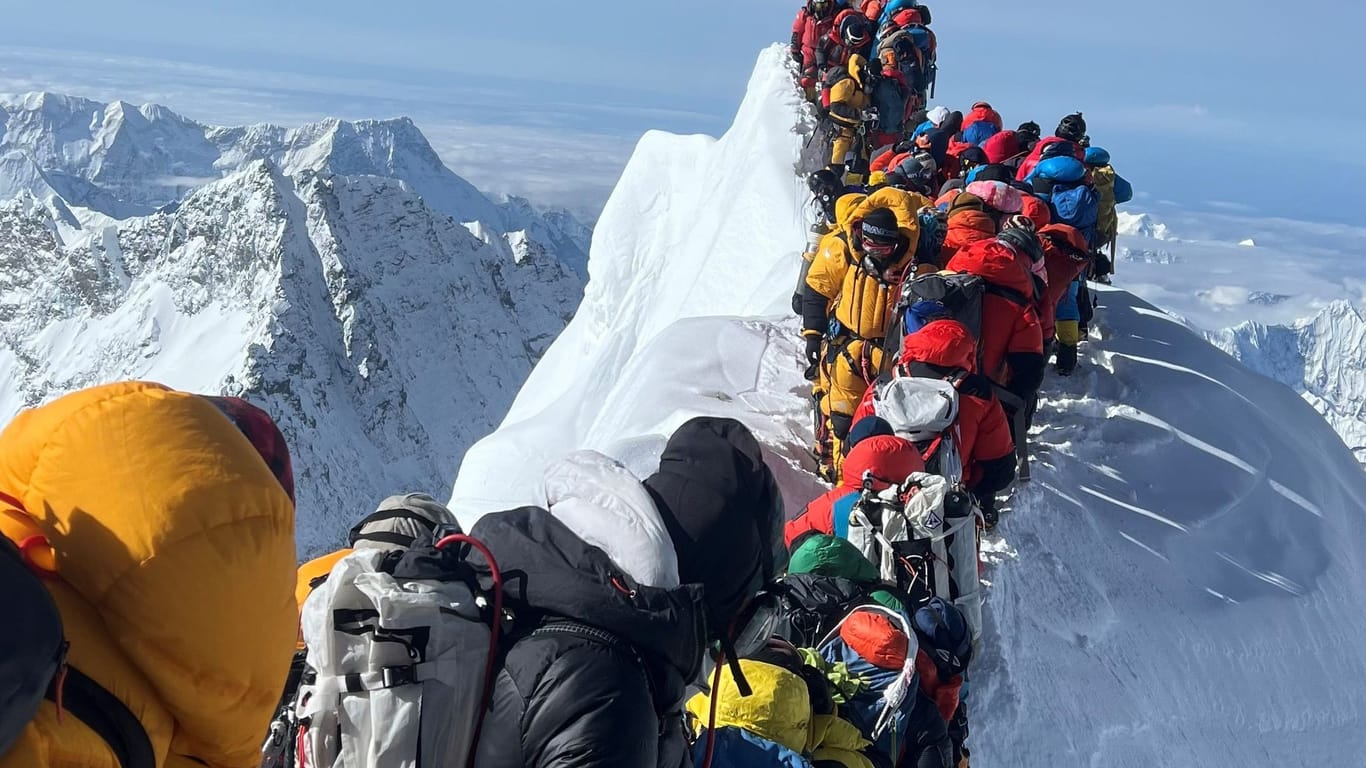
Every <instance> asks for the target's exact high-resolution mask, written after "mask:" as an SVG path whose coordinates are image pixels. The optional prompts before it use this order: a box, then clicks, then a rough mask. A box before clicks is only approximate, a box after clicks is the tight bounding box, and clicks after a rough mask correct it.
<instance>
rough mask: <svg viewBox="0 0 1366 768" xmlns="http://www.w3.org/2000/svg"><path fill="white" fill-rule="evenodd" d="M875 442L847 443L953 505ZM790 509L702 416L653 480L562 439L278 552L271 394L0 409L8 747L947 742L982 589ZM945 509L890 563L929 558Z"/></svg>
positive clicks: (73, 401)
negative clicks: (533, 481)
mask: <svg viewBox="0 0 1366 768" xmlns="http://www.w3.org/2000/svg"><path fill="white" fill-rule="evenodd" d="M897 441H899V438H895V437H892V436H890V435H886V434H870V436H868V437H867V438H866V439H865V440H864V441H863V442H862V443H860V445H859V446H858V447H857V448H856V449H855V452H854V454H852V455H851V459H850V462H849V466H851V467H852V466H854V465H855V464H858V463H860V462H864V461H865V460H866V462H867V465H868V466H869V467H872V468H877V471H879V472H886V473H887V474H889V475H892V476H903V475H905V476H908V477H909V478H915V479H917V480H918V482H922V483H924V486H923V487H924V491H923V492H922V493H921V494H919V495H917V496H916V497H915V498H916V501H915V502H914V505H913V508H919V506H923V504H924V502H925V501H926V500H928V499H932V498H937V499H939V502H940V505H941V508H942V509H948V510H953V509H956V508H958V507H957V506H955V505H958V506H961V501H962V500H961V499H959V500H953V499H949V498H946V497H945V496H944V494H943V491H944V490H945V486H944V484H943V483H942V482H939V483H936V481H935V478H933V477H931V476H929V475H925V474H923V473H919V472H918V470H919V469H921V468H922V467H921V462H920V459H919V456H918V454H917V453H916V452H915V451H914V450H909V451H908V450H904V449H898V448H896V447H895V446H896V445H899V443H898V442H897ZM875 488H881V489H883V490H882V493H881V494H880V495H877V496H876V498H875V496H874V494H875V493H876V491H875V490H874V489H875ZM893 489H894V486H893V485H892V484H888V483H882V482H881V481H878V482H877V483H876V484H875V485H873V486H867V487H865V489H864V492H863V495H864V498H863V499H862V503H861V504H859V505H856V506H855V507H854V511H853V514H852V517H850V518H849V525H850V526H854V527H857V526H858V525H859V524H862V523H864V522H866V520H865V518H864V517H862V515H863V514H864V512H865V511H866V512H873V511H874V510H875V509H877V508H878V507H877V505H879V504H881V505H889V504H890V505H896V504H897V503H898V502H897V501H896V498H895V494H894V493H893ZM889 494H890V495H889ZM936 494H938V495H936ZM837 495H838V494H833V495H832V496H831V498H835V496H837ZM815 506H819V503H817V504H816V505H815ZM913 508H908V509H910V510H911V511H914V509H913ZM887 509H888V510H890V507H887ZM955 514H956V513H955ZM814 517H815V516H814V515H812V514H808V515H807V516H806V517H805V518H803V519H804V520H810V519H813V518H814ZM786 518H787V516H786V514H785V512H784V504H783V499H782V496H781V494H780V492H779V488H778V485H777V482H776V481H775V477H774V474H773V473H772V471H771V470H770V469H769V467H768V465H767V464H766V463H765V456H764V453H763V450H762V449H761V447H760V445H759V443H758V442H757V441H756V440H755V438H754V436H753V435H752V434H751V433H750V432H749V430H748V429H747V428H746V427H744V426H743V425H742V424H740V423H739V422H737V421H734V420H731V419H722V418H708V417H699V418H695V419H692V420H690V421H688V422H686V423H684V424H683V425H681V426H680V427H679V428H678V429H677V430H676V431H675V432H674V433H673V434H672V436H671V437H670V438H669V439H668V441H667V444H666V445H665V447H664V449H663V452H662V454H661V456H660V459H659V464H658V468H657V470H656V471H655V472H653V473H652V474H651V475H650V476H649V477H647V478H645V479H644V480H639V479H637V478H636V477H635V476H633V475H632V474H631V473H630V472H629V471H628V470H627V469H626V468H625V467H623V466H622V465H621V464H619V463H618V462H616V461H614V460H612V459H610V458H608V457H606V456H603V455H601V454H598V453H594V452H589V451H582V452H577V453H573V454H571V455H569V456H568V457H566V458H565V459H563V460H562V461H560V462H558V463H556V464H553V465H552V466H550V467H549V468H548V469H547V471H546V472H545V475H544V479H543V483H542V485H541V488H540V490H539V503H538V504H536V505H532V506H525V507H521V508H517V509H510V510H506V511H502V512H496V513H492V514H489V515H485V516H484V517H482V518H480V519H479V520H478V521H477V522H476V523H475V524H474V525H473V527H472V528H470V529H469V530H468V531H465V530H464V529H462V528H461V527H460V525H459V523H458V521H457V520H456V517H455V516H454V515H453V514H452V513H451V512H450V510H449V509H447V508H446V507H445V506H444V505H442V504H440V503H438V502H436V501H435V500H434V499H432V498H431V497H430V496H426V495H423V494H405V495H399V496H393V497H390V498H388V499H385V500H384V501H383V502H382V503H381V504H380V505H379V506H378V508H377V509H376V510H375V511H374V512H373V513H370V514H368V515H365V516H364V517H363V518H362V519H360V520H359V521H358V522H357V523H356V524H355V526H354V527H353V528H352V529H351V532H350V536H349V542H348V546H347V547H346V548H345V549H342V550H339V551H337V552H334V553H332V554H329V555H326V556H324V557H322V558H319V559H317V560H314V561H311V562H309V563H306V564H305V565H304V566H302V567H300V568H298V569H297V571H296V568H295V560H294V556H295V555H294V537H293V529H294V524H295V521H294V514H293V469H292V466H291V462H290V458H289V452H288V449H287V448H286V446H285V443H284V440H283V438H282V437H281V435H280V432H279V430H278V429H277V428H276V427H275V425H274V423H273V422H272V421H271V420H270V418H269V417H268V416H267V415H266V414H265V413H264V412H262V411H260V410H259V409H257V408H255V407H253V406H251V405H249V404H247V403H245V402H243V401H241V400H235V399H232V398H206V397H201V396H197V395H192V394H188V393H183V392H177V391H174V390H170V389H167V388H165V387H162V386H160V385H155V384H147V383H136V382H134V383H123V384H113V385H106V386H101V387H96V388H93V389H89V390H85V391H81V392H77V393H74V394H71V395H68V396H66V397H63V398H61V399H58V400H56V401H54V402H52V403H50V404H47V405H44V406H41V407H38V408H35V409H32V410H29V411H26V412H24V413H23V414H21V415H20V416H19V417H17V418H16V419H15V420H14V421H13V422H12V423H11V424H10V425H9V426H8V427H7V428H6V429H5V430H4V432H3V433H0V533H2V534H3V536H0V587H3V590H0V595H3V603H0V605H2V606H3V608H4V609H5V610H6V611H7V614H6V615H7V616H8V617H9V618H10V619H11V620H12V621H13V622H14V623H13V625H12V627H11V630H12V631H10V632H8V633H6V634H5V636H4V640H3V641H0V651H3V654H2V655H0V687H2V688H3V690H5V691H6V698H5V699H4V700H3V701H0V767H2V768H78V767H79V768H203V766H209V767H210V768H254V767H255V766H258V765H259V766H265V767H267V768H284V767H287V768H305V767H307V768H320V767H324V766H325V767H327V768H343V767H344V768H394V767H396V766H397V767H401V766H440V767H443V768H470V766H478V767H480V768H497V766H540V767H542V768H549V767H550V766H555V767H556V768H568V767H575V766H579V767H584V768H587V767H590V766H591V767H594V768H605V767H606V766H632V767H633V768H634V767H638V766H659V767H660V768H686V766H689V765H700V766H706V767H707V768H710V767H711V766H769V765H771V766H784V767H785V768H815V767H816V766H820V767H821V768H883V767H884V766H886V767H892V766H902V765H905V766H921V767H923V768H942V767H944V766H953V765H956V764H960V763H959V757H957V755H963V754H965V750H964V741H965V739H966V738H967V720H966V715H965V709H964V707H963V704H962V700H961V699H962V696H961V692H962V689H963V679H964V678H963V676H964V673H965V671H966V669H967V666H968V664H969V662H970V659H971V657H972V654H973V644H974V642H975V638H976V637H977V636H978V634H979V632H980V612H976V613H974V611H973V608H972V606H973V602H974V601H977V602H980V601H979V596H978V595H977V594H976V593H975V592H974V593H972V594H968V593H967V592H965V593H964V594H962V595H959V596H958V597H957V598H956V599H949V598H946V597H943V596H942V595H938V594H936V593H935V591H934V587H933V584H934V581H935V580H936V579H939V578H940V575H936V574H932V573H930V572H928V571H927V572H926V574H925V575H924V576H923V577H922V578H921V579H918V580H914V579H913V580H907V579H896V578H891V579H889V578H886V576H887V570H886V563H885V562H882V561H880V560H879V561H874V560H870V559H869V558H868V557H867V554H866V553H867V552H873V551H874V550H873V549H869V548H868V547H867V545H868V543H869V542H868V541H866V540H864V541H863V543H862V545H857V544H855V543H854V542H855V541H856V540H857V537H856V536H854V535H852V534H850V536H849V539H848V540H846V539H845V538H842V537H840V536H835V535H830V534H828V533H821V532H819V531H808V530H801V529H802V527H803V526H804V525H805V523H804V522H803V521H802V520H798V521H792V522H786ZM945 519H946V520H947V521H948V523H947V524H949V525H961V520H960V519H959V518H958V517H955V516H954V514H947V515H946V517H945ZM955 521H957V522H955ZM922 522H923V521H922ZM785 526H786V527H785ZM818 527H819V526H818ZM837 527H838V526H837ZM888 532H889V534H890V535H893V536H895V535H896V534H895V533H894V532H892V531H890V529H889V531H888ZM944 532H946V533H948V534H949V535H948V536H939V537H938V538H935V539H934V540H930V539H928V538H927V539H923V540H917V541H918V544H917V546H920V547H921V548H920V549H919V550H918V554H917V551H912V550H913V549H914V548H912V549H907V550H906V551H904V552H903V553H902V554H900V555H899V557H901V558H904V559H907V560H908V561H909V560H912V559H917V558H918V559H917V560H916V562H921V561H924V562H930V561H934V560H941V561H943V562H947V561H948V557H949V554H948V553H946V551H945V550H944V547H945V546H946V543H947V546H950V547H952V546H953V544H952V543H951V542H952V541H953V540H954V538H955V532H954V531H952V530H949V529H945V531H944ZM785 534H786V536H785ZM789 538H790V539H791V540H790V541H788V539H789ZM970 538H971V536H968V537H962V536H957V537H956V540H957V541H959V542H960V546H961V542H963V541H967V540H968V539H970ZM788 545H790V550H789V548H788ZM860 546H863V547H864V548H863V549H860ZM973 546H975V545H973ZM954 556H956V557H958V563H959V565H960V566H961V567H965V568H967V569H968V570H970V571H972V572H973V573H974V574H975V569H976V565H975V562H969V560H970V558H965V557H963V556H962V555H961V554H958V555H954ZM930 570H936V569H930ZM939 570H942V569H939ZM962 577H963V575H962V574H954V578H955V579H958V580H959V581H960V582H961V583H964V584H966V583H967V582H966V580H965V579H963V578H962ZM943 583H948V580H947V578H945V580H944V582H943ZM16 630H17V631H16ZM282 691H283V695H282ZM263 740H264V746H263V743H262V742H263Z"/></svg>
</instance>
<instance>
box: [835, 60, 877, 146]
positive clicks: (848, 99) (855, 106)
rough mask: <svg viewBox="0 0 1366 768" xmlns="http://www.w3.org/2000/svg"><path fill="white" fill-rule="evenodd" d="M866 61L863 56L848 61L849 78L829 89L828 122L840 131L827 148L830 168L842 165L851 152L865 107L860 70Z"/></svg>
mask: <svg viewBox="0 0 1366 768" xmlns="http://www.w3.org/2000/svg"><path fill="white" fill-rule="evenodd" d="M866 66H868V62H867V60H866V59H864V58H863V57H862V56H858V55H854V56H851V57H850V58H849V66H848V71H849V77H846V78H844V79H843V80H840V81H839V82H838V83H835V84H834V85H833V86H832V87H831V88H830V112H829V114H830V119H831V121H832V122H834V123H835V125H836V126H837V127H838V128H839V132H838V133H837V134H836V135H835V140H834V142H833V143H832V144H831V146H830V163H831V165H843V164H845V163H846V162H848V161H849V159H850V158H849V154H850V153H851V152H852V151H853V150H854V142H855V139H856V138H857V131H858V128H859V125H861V124H862V122H863V110H865V109H867V108H868V94H867V93H866V92H865V91H864V90H863V68H864V67H866Z"/></svg>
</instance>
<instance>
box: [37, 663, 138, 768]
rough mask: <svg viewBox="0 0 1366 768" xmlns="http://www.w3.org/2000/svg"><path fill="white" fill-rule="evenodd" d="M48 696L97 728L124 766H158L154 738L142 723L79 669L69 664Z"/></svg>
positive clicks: (88, 725) (48, 692)
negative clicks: (152, 738) (153, 750)
mask: <svg viewBox="0 0 1366 768" xmlns="http://www.w3.org/2000/svg"><path fill="white" fill-rule="evenodd" d="M46 698H47V700H48V701H51V702H53V703H54V704H58V706H59V708H60V709H62V710H64V711H66V712H68V713H69V714H71V715H74V716H75V718H76V719H77V720H80V721H81V722H82V723H84V724H85V725H86V727H88V728H89V729H90V730H92V731H94V732H95V735H96V736H99V737H100V739H101V740H103V741H104V743H105V744H107V745H108V746H109V751H110V752H113V753H114V758H115V759H116V760H118V762H119V766H120V767H121V768H156V756H155V754H154V753H153V752H152V740H151V739H150V738H148V737H147V730H146V729H145V728H143V727H142V722H141V721H140V720H138V719H137V717H136V716H135V715H134V714H133V713H132V712H131V711H130V710H129V709H128V707H127V706H126V705H125V704H124V703H123V702H122V701H121V700H119V698H118V697H117V696H115V695H114V694H112V693H110V692H109V691H107V690H105V689H104V686H102V685H100V684H99V683H97V682H95V681H94V680H92V679H91V678H90V677H89V676H87V675H86V674H85V673H83V672H81V671H80V670H79V669H76V668H75V667H72V666H67V668H66V672H65V674H64V675H63V676H62V678H61V680H60V682H58V681H53V684H52V685H51V686H49V687H48V689H47V696H46Z"/></svg>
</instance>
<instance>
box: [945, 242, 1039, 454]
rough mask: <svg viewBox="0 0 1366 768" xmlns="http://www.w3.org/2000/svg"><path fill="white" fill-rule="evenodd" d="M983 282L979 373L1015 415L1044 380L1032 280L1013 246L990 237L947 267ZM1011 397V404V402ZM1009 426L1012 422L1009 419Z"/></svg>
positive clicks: (1013, 423) (972, 246)
mask: <svg viewBox="0 0 1366 768" xmlns="http://www.w3.org/2000/svg"><path fill="white" fill-rule="evenodd" d="M945 268H946V269H947V270H948V271H950V272H966V273H968V274H972V275H977V276H978V277H980V278H982V279H983V280H985V281H986V282H987V285H988V290H987V292H986V295H985V296H984V297H983V298H982V329H981V339H980V347H981V356H982V357H981V359H982V371H981V372H982V374H983V375H985V376H987V377H988V378H990V379H991V380H992V381H993V382H995V384H996V385H997V386H999V387H1000V388H1001V389H1003V390H1005V392H1007V393H1009V395H1010V397H1002V405H1004V406H1005V408H1006V410H1007V411H1008V412H1009V413H1010V414H1011V415H1012V416H1013V415H1014V414H1015V413H1016V412H1017V411H1018V410H1019V409H1021V408H1026V407H1027V405H1028V403H1029V401H1030V400H1031V399H1032V398H1033V397H1034V394H1035V393H1036V392H1037V391H1038V389H1039V385H1040V384H1042V383H1043V372H1044V358H1043V332H1042V330H1041V329H1040V327H1039V317H1038V314H1037V313H1035V311H1034V300H1033V297H1034V281H1033V278H1032V277H1031V276H1030V274H1029V272H1028V271H1027V270H1026V269H1025V268H1024V267H1023V266H1021V263H1020V258H1019V256H1018V255H1017V253H1016V251H1015V249H1014V248H1013V247H1012V246H1010V245H1008V244H1006V243H1003V242H1001V241H1000V240H997V239H995V238H992V239H990V240H982V241H979V242H977V243H974V244H972V245H970V246H968V247H967V248H966V249H964V250H962V251H959V252H958V254H957V255H955V256H954V257H953V259H952V260H950V261H949V263H948V264H947V265H946V267H945ZM1010 399H1014V400H1015V402H1009V400H1010ZM1011 426H1012V430H1013V429H1014V428H1015V426H1016V422H1014V421H1012V424H1011Z"/></svg>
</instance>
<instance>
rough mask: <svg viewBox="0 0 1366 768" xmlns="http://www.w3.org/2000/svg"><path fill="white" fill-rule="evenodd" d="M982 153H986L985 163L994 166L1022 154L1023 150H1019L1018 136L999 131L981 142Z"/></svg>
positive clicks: (1013, 133)
mask: <svg viewBox="0 0 1366 768" xmlns="http://www.w3.org/2000/svg"><path fill="white" fill-rule="evenodd" d="M982 151H983V152H985V153H987V161H988V162H990V163H991V164H992V165H995V164H997V163H1004V162H1005V161H1007V160H1009V159H1010V158H1012V157H1015V156H1016V155H1019V154H1022V153H1023V151H1024V150H1022V149H1021V148H1020V136H1019V134H1017V133H1015V132H1014V131H1000V132H999V133H997V134H996V135H995V136H992V137H991V138H989V139H987V140H986V141H984V142H982Z"/></svg>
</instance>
